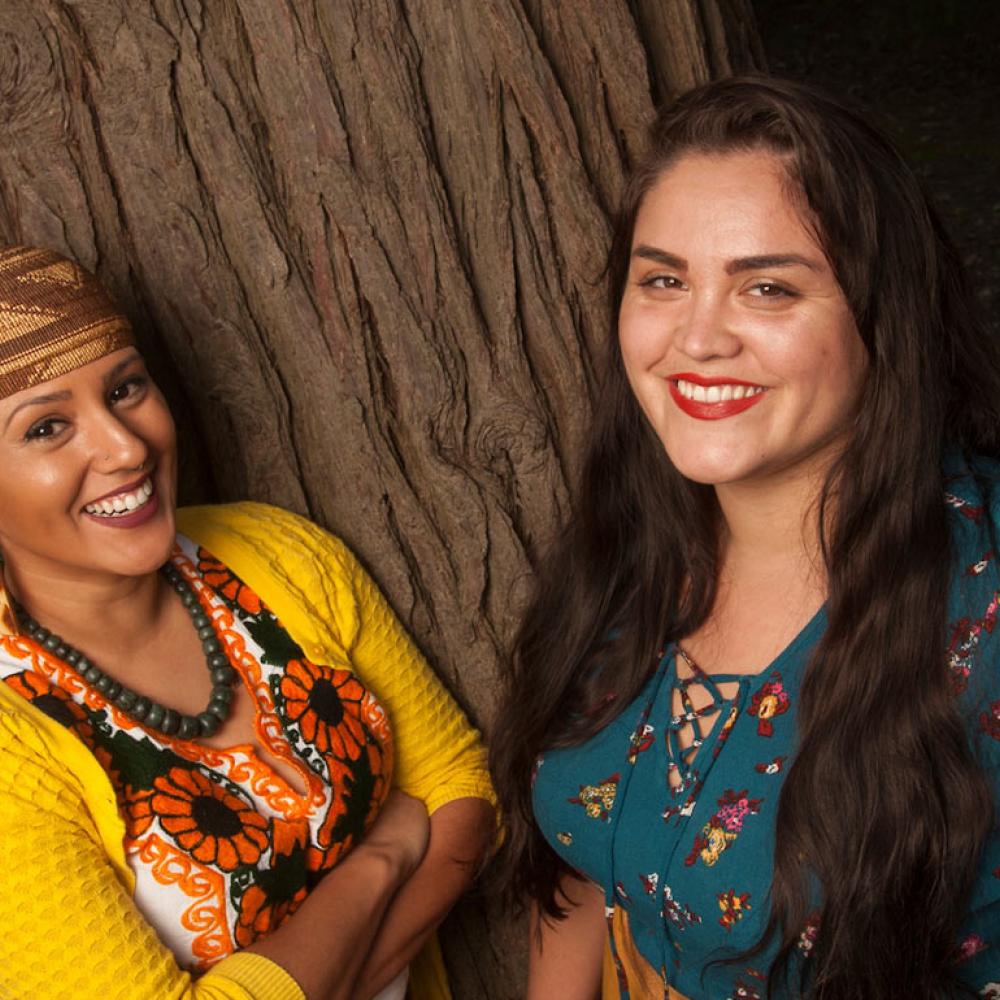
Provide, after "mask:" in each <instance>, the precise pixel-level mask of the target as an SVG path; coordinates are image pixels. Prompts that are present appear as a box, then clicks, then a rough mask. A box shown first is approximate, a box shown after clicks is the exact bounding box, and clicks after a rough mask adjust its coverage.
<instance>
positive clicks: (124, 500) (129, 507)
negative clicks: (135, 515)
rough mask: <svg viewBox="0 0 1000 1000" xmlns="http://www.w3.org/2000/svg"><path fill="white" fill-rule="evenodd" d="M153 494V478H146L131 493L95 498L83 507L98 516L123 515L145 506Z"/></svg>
mask: <svg viewBox="0 0 1000 1000" xmlns="http://www.w3.org/2000/svg"><path fill="white" fill-rule="evenodd" d="M152 495H153V480H152V479H146V480H145V481H144V482H143V483H142V484H141V485H140V486H137V487H136V488H135V489H134V490H132V492H131V493H119V494H118V496H116V497H107V498H105V499H104V500H95V501H94V502H93V503H88V504H87V505H86V506H85V507H84V508H83V509H84V510H85V511H86V512H87V513H88V514H94V515H96V516H97V517H121V516H122V515H124V514H131V513H132V511H135V510H138V509H139V508H140V507H143V506H145V505H146V504H147V503H148V502H149V498H150V497H151V496H152Z"/></svg>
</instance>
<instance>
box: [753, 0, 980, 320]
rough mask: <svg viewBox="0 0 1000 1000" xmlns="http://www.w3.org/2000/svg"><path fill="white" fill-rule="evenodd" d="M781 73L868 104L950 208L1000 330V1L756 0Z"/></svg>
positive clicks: (947, 213)
mask: <svg viewBox="0 0 1000 1000" xmlns="http://www.w3.org/2000/svg"><path fill="white" fill-rule="evenodd" d="M754 13H755V15H756V18H757V27H758V30H759V32H760V37H761V40H762V42H763V44H764V48H765V50H766V52H767V60H768V65H769V68H770V70H771V72H772V73H775V74H777V75H780V76H788V77H792V78H794V79H799V80H809V81H812V82H814V83H816V84H818V85H820V86H823V87H825V88H827V89H828V90H830V91H832V92H834V93H837V94H840V95H841V96H843V97H847V98H849V99H851V100H852V101H853V102H855V103H856V104H859V105H860V106H862V107H864V108H866V109H867V110H868V111H869V112H870V113H871V115H872V116H873V117H874V119H875V120H876V121H877V123H878V124H879V125H880V126H881V127H882V128H883V129H884V130H885V131H887V132H888V133H889V134H890V135H892V136H893V138H894V139H895V140H896V142H897V144H898V145H899V146H900V148H901V149H902V150H903V152H904V154H905V155H906V157H907V159H909V161H910V162H911V163H912V164H913V165H914V166H915V167H916V169H917V171H918V173H919V174H920V177H921V179H922V180H923V182H924V183H925V185H926V186H927V188H928V190H929V191H930V193H931V195H932V197H933V199H934V201H935V203H936V204H937V206H938V208H939V209H940V210H941V214H942V215H943V217H944V219H945V222H946V224H947V226H948V229H949V230H950V232H951V234H952V236H953V238H954V239H955V241H956V242H957V243H958V245H959V247H960V248H961V250H962V252H963V254H964V256H965V259H966V262H967V264H968V266H969V269H970V272H971V274H972V278H973V281H974V282H975V285H976V288H977V290H978V293H979V300H980V303H981V306H982V317H983V320H984V321H985V322H986V323H987V324H988V326H989V327H990V329H991V330H992V331H993V332H994V333H995V334H996V335H997V336H1000V316H998V310H1000V3H997V2H996V0H878V2H875V3H871V2H866V0H836V2H833V0H823V2H815V0H813V2H810V0H755V3H754Z"/></svg>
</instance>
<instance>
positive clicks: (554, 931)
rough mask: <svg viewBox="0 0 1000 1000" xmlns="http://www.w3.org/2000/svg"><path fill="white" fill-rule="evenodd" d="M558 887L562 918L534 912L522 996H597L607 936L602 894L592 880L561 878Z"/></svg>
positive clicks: (588, 999)
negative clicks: (563, 918)
mask: <svg viewBox="0 0 1000 1000" xmlns="http://www.w3.org/2000/svg"><path fill="white" fill-rule="evenodd" d="M560 885H561V892H560V893H559V894H558V895H557V899H558V901H559V903H560V905H562V906H564V907H565V908H566V909H567V910H568V915H567V916H566V918H565V920H558V921H552V920H545V919H542V918H541V917H540V916H539V913H538V911H537V910H536V911H534V912H533V913H532V919H531V943H530V946H529V951H528V954H529V961H528V993H527V998H526V1000H548V998H549V997H555V996H558V997H560V998H561V1000H597V997H598V995H599V994H600V989H601V963H602V960H603V956H604V948H605V938H606V936H607V924H606V922H605V919H604V898H603V896H602V895H601V892H600V890H599V889H598V888H597V887H596V886H594V885H593V884H591V883H590V882H584V881H581V880H579V879H574V878H569V877H564V878H563V879H562V882H561V883H560Z"/></svg>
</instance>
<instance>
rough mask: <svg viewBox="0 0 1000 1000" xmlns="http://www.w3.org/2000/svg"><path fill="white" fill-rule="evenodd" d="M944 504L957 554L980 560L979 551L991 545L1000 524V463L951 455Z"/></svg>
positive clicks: (945, 471)
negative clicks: (985, 545) (948, 515)
mask: <svg viewBox="0 0 1000 1000" xmlns="http://www.w3.org/2000/svg"><path fill="white" fill-rule="evenodd" d="M944 502H945V506H946V507H947V509H948V511H949V513H950V521H951V532H952V541H953V544H954V547H955V549H956V554H958V555H960V556H963V557H964V556H975V557H976V558H978V557H979V556H981V555H982V554H983V553H981V552H977V551H976V550H977V549H978V548H981V547H982V545H983V544H987V545H990V543H991V541H992V539H993V538H994V537H995V536H996V533H997V525H998V524H1000V462H998V461H996V460H995V459H991V458H985V457H982V456H978V455H958V454H950V455H949V456H948V458H947V459H946V461H945V466H944ZM990 547H991V546H990Z"/></svg>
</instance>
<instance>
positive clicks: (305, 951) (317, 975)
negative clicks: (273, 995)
mask: <svg viewBox="0 0 1000 1000" xmlns="http://www.w3.org/2000/svg"><path fill="white" fill-rule="evenodd" d="M429 830H430V821H429V820H428V818H427V810H426V809H425V808H424V805H423V803H422V802H420V801H418V800H417V799H414V798H411V797H410V796H409V795H405V794H404V793H403V792H400V791H396V790H393V791H392V792H390V793H389V798H388V799H387V800H386V803H385V805H384V806H383V807H382V811H381V812H380V813H379V817H378V819H377V820H376V821H375V823H374V825H373V826H372V828H371V829H370V830H369V831H368V833H367V834H365V837H364V839H363V840H361V842H360V843H359V844H358V845H357V846H356V847H355V848H354V849H353V850H352V851H350V852H349V853H348V854H347V856H346V857H345V858H344V859H343V860H342V861H341V862H340V863H339V864H337V865H336V866H334V867H333V868H332V869H331V870H330V871H329V872H327V874H326V875H325V876H324V877H323V880H322V881H321V882H320V883H319V885H317V886H316V888H315V889H314V890H313V891H312V892H311V893H310V895H309V896H308V897H307V898H306V900H305V901H304V902H303V904H302V905H301V906H300V907H299V909H298V910H297V911H296V912H295V913H294V914H293V915H292V916H291V917H290V918H289V919H288V920H286V921H285V923H284V924H282V925H281V927H279V928H278V929H277V930H276V931H274V932H273V933H272V934H270V935H269V936H268V937H265V938H263V939H262V940H260V941H258V942H256V943H255V944H254V945H253V946H251V947H250V948H249V949H248V951H253V952H256V953H257V954H259V955H263V956H264V957H265V958H269V959H271V960H272V961H274V962H277V963H278V964H279V965H281V966H283V967H284V968H285V969H286V970H287V971H288V972H289V973H290V974H291V975H292V977H293V978H294V979H295V980H296V982H298V984H299V986H300V987H301V988H302V992H303V993H305V995H306V997H307V998H308V1000H315V998H318V997H323V998H325V1000H347V998H349V997H353V996H354V995H355V988H354V987H355V981H356V980H357V977H358V973H359V972H360V971H361V968H362V966H363V964H364V961H365V958H366V956H367V955H368V952H369V950H370V949H371V946H372V942H373V941H374V940H375V936H376V934H377V933H378V929H379V926H380V925H381V923H382V918H383V917H384V916H385V911H386V907H387V906H388V905H389V902H390V900H391V899H392V898H393V896H395V894H396V892H397V891H398V889H399V887H400V886H401V885H402V884H403V883H404V882H405V881H406V880H407V879H408V878H409V877H410V876H411V875H412V874H413V871H414V869H416V867H417V866H418V865H419V864H420V860H421V859H422V858H423V856H424V852H425V851H426V850H427V840H428V836H429Z"/></svg>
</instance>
